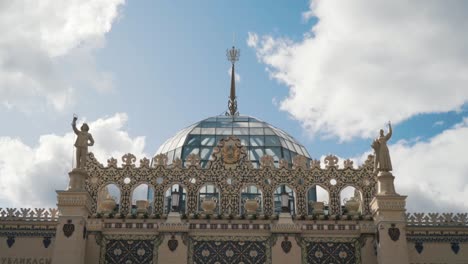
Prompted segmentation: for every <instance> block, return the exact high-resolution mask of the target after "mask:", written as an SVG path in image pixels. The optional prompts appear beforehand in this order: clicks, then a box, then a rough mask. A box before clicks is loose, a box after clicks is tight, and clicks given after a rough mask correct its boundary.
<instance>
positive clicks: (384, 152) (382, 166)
mask: <svg viewBox="0 0 468 264" xmlns="http://www.w3.org/2000/svg"><path fill="white" fill-rule="evenodd" d="M390 137H392V124H390V121H389V122H388V133H387V135H385V134H384V130H383V129H380V136H379V137H378V138H376V139H375V140H374V141H373V142H372V145H371V146H372V148H373V149H374V151H375V157H374V171H375V172H381V171H384V172H389V171H391V170H392V161H391V160H390V153H389V151H388V147H387V141H388V140H389V139H390Z"/></svg>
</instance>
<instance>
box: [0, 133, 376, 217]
mask: <svg viewBox="0 0 468 264" xmlns="http://www.w3.org/2000/svg"><path fill="white" fill-rule="evenodd" d="M225 146H230V147H228V148H225ZM229 148H231V150H227V152H229V153H227V152H226V151H223V149H229ZM231 151H232V153H231ZM223 155H224V156H223ZM226 155H228V156H229V157H228V160H226ZM230 158H235V160H236V162H234V163H230V162H232V160H230ZM369 159H372V156H371V157H369V158H368V160H369ZM122 160H123V161H124V164H123V165H122V166H121V167H119V166H117V160H116V159H113V158H111V159H109V160H108V164H107V166H103V165H102V164H101V163H99V162H98V161H97V160H96V158H95V157H94V155H93V154H92V153H89V155H88V162H87V164H86V168H85V169H86V171H87V172H88V174H89V176H90V177H88V178H87V180H86V190H87V191H88V192H89V194H90V195H91V197H92V198H93V199H92V213H97V201H98V193H99V191H100V190H101V189H102V188H104V187H105V186H107V185H109V184H115V185H116V186H117V187H118V188H119V189H120V192H121V193H120V201H119V202H118V203H119V205H120V213H122V214H125V215H127V214H129V213H130V212H131V211H130V210H131V204H132V203H131V194H132V191H133V190H134V189H135V188H136V187H137V186H138V185H140V184H142V183H145V184H147V185H148V186H149V187H151V188H153V190H154V201H153V206H152V207H153V213H154V214H159V215H161V214H163V208H164V193H165V192H166V191H167V190H168V189H169V188H170V187H171V186H172V185H173V184H180V185H181V186H183V187H184V188H185V189H186V191H187V197H186V212H185V213H187V214H195V213H197V212H199V211H200V209H199V208H198V204H199V201H198V191H199V190H200V188H201V187H202V186H203V185H205V184H208V183H211V184H214V185H216V187H217V188H218V189H219V190H220V203H218V204H219V205H220V213H222V214H233V215H239V214H240V205H241V201H240V194H241V190H242V188H244V187H245V186H248V185H255V186H257V187H258V188H259V189H260V190H261V191H262V210H263V212H262V214H264V215H267V216H271V215H273V214H274V202H273V198H274V192H275V190H276V189H277V188H278V187H279V186H281V185H287V186H289V187H290V188H291V189H293V190H294V192H295V196H296V198H295V199H297V201H296V206H297V210H296V214H298V215H307V202H308V201H307V191H308V190H309V189H310V188H311V187H313V186H316V185H319V186H321V187H323V188H324V189H325V190H327V191H328V192H329V213H330V214H331V215H337V214H340V213H341V203H340V200H342V199H340V192H341V190H342V189H344V188H345V187H347V186H353V187H355V188H356V189H357V190H359V191H360V192H361V193H362V197H363V199H362V203H363V204H362V208H363V210H362V213H363V214H366V215H368V214H370V206H369V204H370V202H371V200H372V197H373V196H374V195H375V191H376V190H375V186H376V175H375V174H374V173H373V163H372V162H369V161H368V160H367V161H366V162H365V163H364V164H363V165H361V166H359V168H358V169H354V168H353V167H352V166H346V168H339V166H338V158H337V157H336V156H332V155H328V156H327V157H326V158H325V164H326V168H321V167H320V162H319V161H312V162H311V163H310V166H307V162H305V161H306V159H303V158H301V157H296V158H295V159H294V161H293V166H292V168H290V167H289V164H288V163H287V161H285V160H281V161H280V162H279V168H275V167H274V166H271V159H269V158H268V156H265V157H263V158H262V166H261V167H260V168H253V166H252V163H251V161H250V160H249V158H248V153H247V150H246V148H245V147H243V146H242V144H241V143H240V140H239V139H238V138H236V137H228V138H225V139H222V140H221V141H220V142H219V144H218V146H217V147H216V148H215V149H214V151H213V154H212V159H211V161H210V162H209V163H208V164H207V166H206V168H201V167H200V166H197V159H196V158H195V157H192V158H191V160H190V162H187V163H186V164H185V166H183V164H182V162H177V161H174V162H173V164H172V165H170V166H168V165H167V157H166V156H165V155H164V154H159V155H157V156H156V157H154V159H153V162H152V164H151V165H148V159H141V160H140V166H135V164H134V162H135V160H136V157H134V156H133V155H131V154H126V155H125V156H124V158H123V159H122ZM226 161H228V162H226ZM348 165H349V163H348ZM125 178H129V179H130V182H129V183H125V182H124V179H125ZM228 178H230V179H231V180H230V181H229V183H228V181H226V179H228ZM332 179H333V180H335V181H336V182H334V184H332V182H331V180H332ZM1 212H2V211H1V210H0V213H1Z"/></svg>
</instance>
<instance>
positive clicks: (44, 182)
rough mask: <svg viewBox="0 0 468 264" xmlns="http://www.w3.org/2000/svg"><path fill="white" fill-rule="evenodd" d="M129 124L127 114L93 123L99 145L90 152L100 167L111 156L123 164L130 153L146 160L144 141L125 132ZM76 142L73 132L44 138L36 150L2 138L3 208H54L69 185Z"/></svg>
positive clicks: (0, 180)
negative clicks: (123, 158)
mask: <svg viewBox="0 0 468 264" xmlns="http://www.w3.org/2000/svg"><path fill="white" fill-rule="evenodd" d="M127 120H128V117H127V115H126V114H123V113H118V114H115V115H114V116H111V117H106V118H102V119H98V120H96V121H93V122H90V124H89V125H90V132H91V134H92V135H93V137H94V139H95V141H96V143H95V145H94V146H93V147H91V148H90V151H92V152H93V153H94V154H95V156H96V158H97V159H98V160H99V161H100V162H101V163H103V164H106V160H107V159H108V158H109V157H111V156H113V157H115V158H117V159H118V160H119V161H120V157H121V156H122V155H123V154H125V153H129V152H130V153H133V154H134V155H135V156H137V158H138V159H140V158H142V157H143V156H146V155H145V154H144V152H143V149H144V147H145V138H144V137H131V136H129V135H128V133H127V132H126V131H125V129H124V126H125V125H126V123H127ZM78 126H80V125H78ZM70 130H71V127H70ZM74 138H75V135H74V134H73V132H69V133H66V134H65V135H54V134H49V135H42V136H40V138H39V142H38V143H37V145H36V146H28V145H26V144H25V143H24V142H22V141H21V140H20V139H17V138H10V137H0V204H1V206H2V207H9V206H10V207H47V206H52V207H54V204H55V203H56V194H55V190H63V189H66V187H67V184H68V172H69V171H70V170H71V168H72V157H73V152H74V148H73V143H74Z"/></svg>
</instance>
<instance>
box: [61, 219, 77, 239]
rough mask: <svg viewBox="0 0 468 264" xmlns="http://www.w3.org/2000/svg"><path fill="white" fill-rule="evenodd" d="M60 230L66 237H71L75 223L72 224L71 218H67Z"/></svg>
mask: <svg viewBox="0 0 468 264" xmlns="http://www.w3.org/2000/svg"><path fill="white" fill-rule="evenodd" d="M62 230H63V234H64V235H65V236H66V237H71V235H73V232H74V231H75V225H74V224H72V220H67V223H66V224H64V225H63V228H62Z"/></svg>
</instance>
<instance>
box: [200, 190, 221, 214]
mask: <svg viewBox="0 0 468 264" xmlns="http://www.w3.org/2000/svg"><path fill="white" fill-rule="evenodd" d="M219 204H220V200H219V190H218V188H217V187H216V186H215V185H214V184H206V185H203V187H201V188H200V190H199V191H198V210H199V211H200V212H203V213H205V214H214V213H218V211H219Z"/></svg>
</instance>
